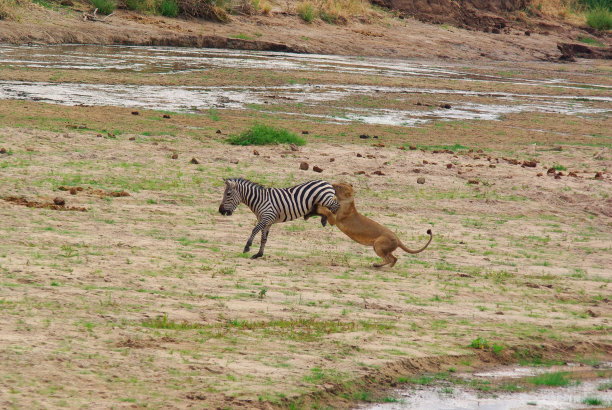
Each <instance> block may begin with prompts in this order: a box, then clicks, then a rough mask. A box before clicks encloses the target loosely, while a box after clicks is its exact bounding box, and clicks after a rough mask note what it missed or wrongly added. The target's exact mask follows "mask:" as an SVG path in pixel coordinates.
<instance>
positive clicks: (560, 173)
mask: <svg viewBox="0 0 612 410" xmlns="http://www.w3.org/2000/svg"><path fill="white" fill-rule="evenodd" d="M557 175H558V176H560V177H564V176H565V174H564V173H563V172H561V171H559V172H557ZM557 175H555V176H557Z"/></svg>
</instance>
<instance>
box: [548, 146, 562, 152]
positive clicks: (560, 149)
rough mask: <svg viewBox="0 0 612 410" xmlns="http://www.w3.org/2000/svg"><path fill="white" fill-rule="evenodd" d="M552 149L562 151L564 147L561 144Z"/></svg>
mask: <svg viewBox="0 0 612 410" xmlns="http://www.w3.org/2000/svg"><path fill="white" fill-rule="evenodd" d="M550 150H551V151H559V152H561V151H563V147H562V146H560V145H559V146H557V147H554V148H551V149H550Z"/></svg>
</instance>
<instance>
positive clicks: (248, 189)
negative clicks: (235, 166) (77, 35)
mask: <svg viewBox="0 0 612 410" xmlns="http://www.w3.org/2000/svg"><path fill="white" fill-rule="evenodd" d="M334 197H335V191H334V187H333V186H331V184H330V183H328V182H325V181H321V180H315V181H308V182H304V183H303V184H300V185H296V186H293V187H291V188H266V187H263V186H261V185H259V184H256V183H255V182H252V181H249V180H248V179H244V178H230V179H226V180H225V192H224V193H223V201H222V202H221V205H220V206H219V212H220V213H221V214H223V215H231V214H232V213H233V212H234V210H235V209H236V208H237V207H238V205H240V204H241V203H243V204H245V205H247V206H248V207H249V208H250V209H251V211H253V213H254V214H255V215H256V216H257V221H258V222H257V225H256V226H255V228H254V229H253V232H252V233H251V236H250V237H249V240H248V241H247V243H246V246H245V247H244V252H248V251H249V249H250V248H251V245H252V243H253V239H254V238H255V235H257V233H258V232H259V231H261V246H260V248H259V252H258V253H256V254H255V255H253V259H255V258H258V257H260V256H262V255H263V251H264V247H265V246H266V241H267V239H268V233H269V231H270V226H271V225H272V224H275V223H278V222H287V221H291V220H293V219H297V218H301V217H304V219H308V217H309V216H310V215H314V214H315V213H316V207H317V205H322V206H325V207H327V208H329V210H330V211H332V212H333V213H336V211H338V208H339V207H340V204H338V202H336V200H335V199H334ZM321 222H322V223H323V224H324V220H322V221H321Z"/></svg>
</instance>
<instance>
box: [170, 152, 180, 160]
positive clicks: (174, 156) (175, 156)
mask: <svg viewBox="0 0 612 410" xmlns="http://www.w3.org/2000/svg"><path fill="white" fill-rule="evenodd" d="M170 158H172V159H178V154H177V153H176V152H175V153H174V154H172V156H171V157H170Z"/></svg>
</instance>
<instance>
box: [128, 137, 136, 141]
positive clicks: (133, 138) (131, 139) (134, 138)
mask: <svg viewBox="0 0 612 410" xmlns="http://www.w3.org/2000/svg"><path fill="white" fill-rule="evenodd" d="M128 139H129V140H130V141H135V140H136V137H130V138H128Z"/></svg>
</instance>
